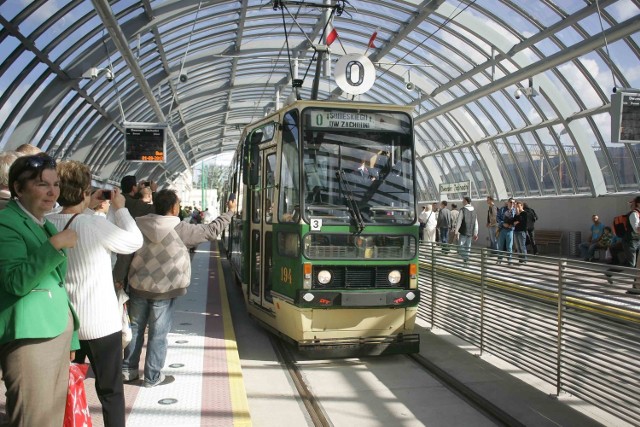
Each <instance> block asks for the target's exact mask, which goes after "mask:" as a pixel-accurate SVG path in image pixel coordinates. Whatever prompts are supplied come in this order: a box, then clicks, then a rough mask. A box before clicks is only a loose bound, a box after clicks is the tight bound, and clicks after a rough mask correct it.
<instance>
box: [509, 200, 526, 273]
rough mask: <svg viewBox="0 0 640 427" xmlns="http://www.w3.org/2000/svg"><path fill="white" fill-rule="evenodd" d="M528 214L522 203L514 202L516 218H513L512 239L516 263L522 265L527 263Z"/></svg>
mask: <svg viewBox="0 0 640 427" xmlns="http://www.w3.org/2000/svg"><path fill="white" fill-rule="evenodd" d="M528 220H529V218H528V214H527V212H525V210H524V205H523V204H522V202H516V216H515V217H514V218H513V226H514V227H513V238H514V240H515V242H516V248H517V249H518V252H519V253H520V255H518V258H519V259H518V262H520V264H524V263H526V262H527V226H528Z"/></svg>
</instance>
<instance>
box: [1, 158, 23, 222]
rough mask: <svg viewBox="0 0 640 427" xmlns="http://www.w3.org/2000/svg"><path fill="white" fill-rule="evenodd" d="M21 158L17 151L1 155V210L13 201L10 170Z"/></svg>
mask: <svg viewBox="0 0 640 427" xmlns="http://www.w3.org/2000/svg"><path fill="white" fill-rule="evenodd" d="M18 157H20V156H19V154H18V153H16V152H15V151H3V152H2V153H0V210H2V209H4V208H5V206H7V203H9V200H11V191H9V168H10V167H11V165H12V164H13V162H15V161H16V159H17V158H18Z"/></svg>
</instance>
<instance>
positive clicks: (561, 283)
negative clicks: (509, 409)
mask: <svg viewBox="0 0 640 427" xmlns="http://www.w3.org/2000/svg"><path fill="white" fill-rule="evenodd" d="M566 268H567V260H566V259H563V258H560V259H559V260H558V325H557V328H558V329H557V331H556V336H557V337H558V338H557V346H556V396H559V395H560V390H561V388H562V324H563V318H564V301H563V299H564V288H565V271H566Z"/></svg>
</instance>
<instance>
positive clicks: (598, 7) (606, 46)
mask: <svg viewBox="0 0 640 427" xmlns="http://www.w3.org/2000/svg"><path fill="white" fill-rule="evenodd" d="M596 9H597V10H598V20H599V21H600V33H601V34H602V38H603V39H604V50H605V52H606V53H607V65H608V66H609V70H610V71H611V79H612V80H613V88H614V89H615V87H616V75H615V73H614V72H613V66H612V64H611V54H610V53H609V43H608V42H607V35H606V34H605V32H604V25H603V24H602V12H601V11H600V2H599V1H598V0H596Z"/></svg>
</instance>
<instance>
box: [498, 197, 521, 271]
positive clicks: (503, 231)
mask: <svg viewBox="0 0 640 427" xmlns="http://www.w3.org/2000/svg"><path fill="white" fill-rule="evenodd" d="M515 216H516V208H515V200H514V199H513V198H509V200H507V203H506V204H505V206H503V207H501V208H500V209H498V213H497V214H496V221H497V223H498V233H499V234H498V250H499V251H500V252H498V264H500V263H501V262H502V252H507V253H508V255H507V257H508V261H509V264H511V254H512V252H513V218H515Z"/></svg>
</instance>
